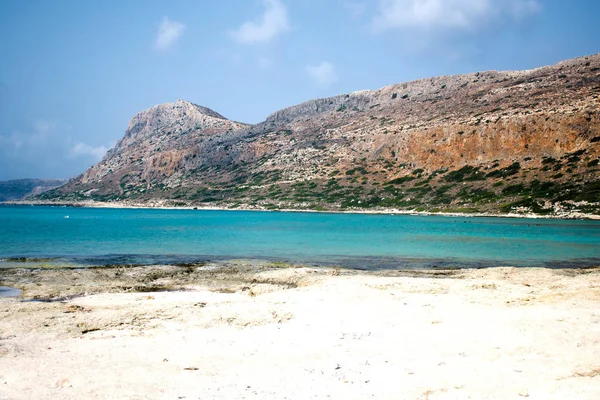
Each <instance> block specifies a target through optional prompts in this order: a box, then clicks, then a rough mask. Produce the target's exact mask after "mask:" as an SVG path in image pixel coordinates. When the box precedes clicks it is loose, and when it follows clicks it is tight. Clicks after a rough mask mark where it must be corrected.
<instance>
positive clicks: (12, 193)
mask: <svg viewBox="0 0 600 400" xmlns="http://www.w3.org/2000/svg"><path fill="white" fill-rule="evenodd" d="M65 183H67V180H66V179H18V180H12V181H0V201H13V200H21V199H23V198H25V197H28V196H35V195H39V194H41V193H43V192H45V191H47V190H50V189H54V188H57V187H59V186H62V185H64V184H65Z"/></svg>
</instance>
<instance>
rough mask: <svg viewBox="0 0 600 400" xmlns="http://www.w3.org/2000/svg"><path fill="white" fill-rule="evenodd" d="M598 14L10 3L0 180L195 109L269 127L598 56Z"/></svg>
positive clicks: (576, 7)
mask: <svg viewBox="0 0 600 400" xmlns="http://www.w3.org/2000/svg"><path fill="white" fill-rule="evenodd" d="M599 15H600V2H598V1H596V0H572V1H564V0H243V1H242V0H220V1H207V0H206V1H205V0H171V1H166V0H165V1H158V0H128V1H117V0H104V1H100V0H87V1H81V0H54V1H48V0H28V1H22V0H2V1H0V180H6V179H21V178H70V177H73V176H77V175H79V174H80V173H82V172H83V171H84V170H85V169H86V168H88V167H90V166H91V165H93V164H95V163H96V162H98V161H99V160H100V159H101V158H102V157H103V155H104V154H105V153H106V151H107V150H108V149H110V148H111V147H112V146H114V144H115V143H116V142H117V141H118V140H119V139H120V138H121V137H122V136H123V134H124V133H125V129H126V128H127V124H128V122H129V120H130V119H131V117H132V116H133V115H134V114H135V113H136V112H138V111H141V110H143V109H146V108H149V107H152V106H153V105H156V104H160V103H167V102H173V101H176V100H177V99H185V100H188V101H191V102H193V103H196V104H199V105H202V106H205V107H209V108H211V109H213V110H215V111H217V112H219V113H220V114H222V115H224V116H226V117H227V118H229V119H232V120H237V121H241V122H246V123H258V122H260V121H262V120H264V119H265V118H266V117H267V116H268V115H269V114H270V113H272V112H274V111H277V110H279V109H281V108H284V107H288V106H292V105H294V104H298V103H301V102H303V101H307V100H310V99H313V98H320V97H327V96H333V95H337V94H342V93H350V92H353V91H356V90H363V89H378V88H380V87H382V86H386V85H390V84H395V83H401V82H406V81H411V80H415V79H419V78H427V77H432V76H440V75H452V74H460V73H469V72H476V71H485V70H520V69H530V68H535V67H539V66H544V65H550V64H554V63H556V62H558V61H561V60H564V59H568V58H573V57H579V56H584V55H590V54H595V53H598V52H600V23H598V16H599Z"/></svg>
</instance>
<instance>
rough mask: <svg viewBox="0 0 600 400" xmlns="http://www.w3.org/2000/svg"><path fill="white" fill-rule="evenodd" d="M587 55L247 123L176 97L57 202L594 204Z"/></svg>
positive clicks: (146, 115) (312, 104) (591, 76)
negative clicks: (536, 67)
mask: <svg viewBox="0 0 600 400" xmlns="http://www.w3.org/2000/svg"><path fill="white" fill-rule="evenodd" d="M598 96H600V55H594V56H589V57H583V58H578V59H573V60H568V61H565V62H562V63H559V64H557V65H554V66H551V67H544V68H539V69H535V70H530V71H515V72H495V71H490V72H481V73H474V74H467V75H459V76H449V77H437V78H431V79H422V80H418V81H414V82H408V83H403V84H398V85H392V86H387V87H384V88H382V89H379V90H372V91H360V92H355V93H351V94H346V95H340V96H335V97H332V98H326V99H318V100H312V101H309V102H306V103H303V104H300V105H297V106H293V107H289V108H286V109H283V110H280V111H277V112H275V113H273V114H271V115H270V116H269V117H268V118H267V119H266V120H265V121H264V122H262V123H260V124H257V125H254V126H250V125H246V124H242V123H237V122H232V121H229V120H227V119H225V118H224V117H223V116H221V115H219V114H217V113H215V112H214V111H211V110H208V109H206V108H203V107H199V106H196V105H193V104H191V103H188V102H185V101H182V100H179V101H177V102H175V103H172V104H163V105H159V106H155V107H153V108H151V109H149V110H146V111H143V112H141V113H139V114H137V115H136V116H135V117H134V118H133V119H132V121H131V123H130V124H129V127H128V129H127V131H126V134H125V136H124V137H123V139H122V140H121V141H120V142H119V143H117V145H116V146H115V148H114V149H112V150H111V151H110V152H109V153H108V154H107V155H106V157H105V158H104V160H102V162H100V163H99V164H97V165H95V166H94V167H92V168H90V169H89V170H88V171H86V172H85V173H84V174H83V175H82V176H80V177H78V178H77V179H74V180H72V181H71V182H70V183H69V184H68V185H66V186H64V187H63V188H60V189H58V190H55V191H52V192H50V193H47V194H45V195H43V196H41V197H43V198H46V199H58V200H61V201H80V200H97V201H117V200H118V201H133V202H151V201H156V200H165V201H169V202H170V203H171V204H180V205H197V204H214V205H231V206H237V205H244V206H248V205H256V206H261V207H267V208H280V207H281V208H316V209H351V208H371V207H380V208H381V207H384V208H398V209H414V210H436V209H441V210H445V211H476V210H477V211H489V212H500V211H502V212H515V211H517V212H518V211H534V212H538V213H553V212H557V211H561V210H574V209H575V210H580V211H583V212H592V213H593V212H598V211H599V210H600V207H599V204H598V202H599V201H600V180H599V179H598V162H599V156H600V107H599V105H600V104H599V103H600V100H599V97H598Z"/></svg>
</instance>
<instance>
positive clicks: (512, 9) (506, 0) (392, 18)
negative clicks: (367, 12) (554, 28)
mask: <svg viewBox="0 0 600 400" xmlns="http://www.w3.org/2000/svg"><path fill="white" fill-rule="evenodd" d="M540 10H541V5H540V4H539V2H538V1H536V0H380V5H379V13H378V14H377V15H376V16H375V18H374V19H373V29H374V30H375V31H376V32H382V31H386V30H390V29H423V30H467V31H468V30H477V29H478V28H480V27H482V26H485V24H487V23H489V22H490V21H491V20H498V19H502V18H506V17H512V18H514V19H521V18H523V17H526V16H528V15H531V14H534V13H537V12H539V11H540Z"/></svg>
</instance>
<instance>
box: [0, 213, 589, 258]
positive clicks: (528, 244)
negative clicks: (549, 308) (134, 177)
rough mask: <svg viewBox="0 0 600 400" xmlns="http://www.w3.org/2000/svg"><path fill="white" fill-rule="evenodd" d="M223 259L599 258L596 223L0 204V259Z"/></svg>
mask: <svg viewBox="0 0 600 400" xmlns="http://www.w3.org/2000/svg"><path fill="white" fill-rule="evenodd" d="M67 217H68V218H67ZM16 257H26V259H20V260H19V259H15V258H16ZM45 258H49V259H45ZM232 258H235V259H239V258H248V259H267V260H278V261H291V262H299V263H309V264H317V265H341V266H347V267H352V268H364V269H377V268H413V267H414V268H427V267H434V266H438V267H446V266H457V267H486V266H498V265H512V266H547V267H585V266H592V265H600V222H599V221H579V220H550V219H514V218H472V217H447V216H409V215H373V214H331V213H294V212H256V211H206V210H158V209H101V208H75V207H32V206H6V205H4V206H0V259H2V261H0V267H2V266H4V267H14V266H25V265H24V264H28V265H29V264H36V265H40V266H45V265H54V264H56V265H58V264H65V263H67V264H83V265H106V264H169V263H179V262H195V261H208V260H225V259H232Z"/></svg>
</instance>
